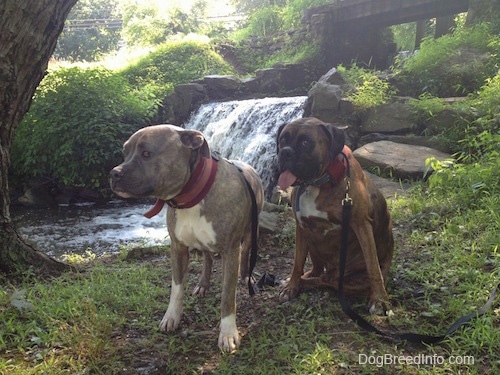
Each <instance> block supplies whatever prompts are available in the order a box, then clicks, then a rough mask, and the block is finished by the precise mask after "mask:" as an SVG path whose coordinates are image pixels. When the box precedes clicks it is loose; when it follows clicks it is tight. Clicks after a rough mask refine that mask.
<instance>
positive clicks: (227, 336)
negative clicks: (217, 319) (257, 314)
mask: <svg viewBox="0 0 500 375" xmlns="http://www.w3.org/2000/svg"><path fill="white" fill-rule="evenodd" d="M239 346H240V334H239V332H238V327H236V317H235V316H234V315H229V316H227V317H225V318H223V319H222V320H221V324H220V334H219V348H220V349H221V350H222V351H225V352H228V353H232V352H234V351H235V350H236V349H238V348H239Z"/></svg>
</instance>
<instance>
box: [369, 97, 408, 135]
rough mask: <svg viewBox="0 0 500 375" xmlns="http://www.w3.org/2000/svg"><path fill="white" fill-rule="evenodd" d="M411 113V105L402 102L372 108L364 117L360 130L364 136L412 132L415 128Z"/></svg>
mask: <svg viewBox="0 0 500 375" xmlns="http://www.w3.org/2000/svg"><path fill="white" fill-rule="evenodd" d="M411 111H412V107H411V105H410V104H408V103H400V102H394V103H389V104H382V105H379V106H376V107H374V108H370V109H368V110H367V111H366V112H365V114H364V115H363V118H362V121H361V125H360V128H359V130H360V132H361V133H363V134H367V133H374V132H376V133H403V132H410V131H411V129H412V128H414V127H415V124H414V123H413V120H412V118H411V113H412V112H411Z"/></svg>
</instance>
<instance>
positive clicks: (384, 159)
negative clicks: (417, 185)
mask: <svg viewBox="0 0 500 375" xmlns="http://www.w3.org/2000/svg"><path fill="white" fill-rule="evenodd" d="M353 154H354V156H355V157H356V159H357V160H358V161H359V163H360V164H361V166H362V167H363V168H377V169H380V170H381V171H385V172H388V173H390V174H391V175H392V176H393V177H396V178H400V179H403V180H406V179H409V180H418V179H422V178H424V177H426V173H427V172H428V171H427V167H426V165H425V160H426V159H427V158H431V157H435V158H436V159H438V160H445V159H448V158H450V157H451V155H450V154H448V153H445V152H441V151H439V150H435V149H433V148H429V147H424V146H415V145H407V144H402V143H396V142H391V141H379V142H373V143H368V144H366V145H364V146H362V147H360V148H358V149H356V150H354V152H353Z"/></svg>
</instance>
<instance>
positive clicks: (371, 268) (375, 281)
mask: <svg viewBox="0 0 500 375" xmlns="http://www.w3.org/2000/svg"><path fill="white" fill-rule="evenodd" d="M351 229H352V230H353V231H354V233H355V235H356V237H357V238H358V241H359V245H360V246H361V250H362V251H363V257H364V259H365V264H366V271H367V273H368V279H369V282H370V302H369V305H370V308H369V309H370V313H371V314H377V315H391V314H392V310H391V305H390V303H389V297H388V296H387V292H386V290H385V281H384V276H383V275H382V271H381V269H380V263H379V260H378V255H377V245H376V243H375V238H374V237H373V228H372V225H371V223H370V222H369V221H368V220H365V221H364V222H363V223H357V222H354V223H351Z"/></svg>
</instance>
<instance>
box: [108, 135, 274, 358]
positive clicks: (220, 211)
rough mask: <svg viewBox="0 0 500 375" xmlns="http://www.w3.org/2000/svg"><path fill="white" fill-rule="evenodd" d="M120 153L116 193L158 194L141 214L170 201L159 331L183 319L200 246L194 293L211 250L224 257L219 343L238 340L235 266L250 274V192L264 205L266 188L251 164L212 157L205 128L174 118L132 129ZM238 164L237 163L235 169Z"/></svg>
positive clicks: (200, 289)
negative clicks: (166, 281)
mask: <svg viewBox="0 0 500 375" xmlns="http://www.w3.org/2000/svg"><path fill="white" fill-rule="evenodd" d="M124 154H125V161H124V162H123V163H122V164H120V165H119V166H117V167H115V168H114V169H113V170H112V171H111V174H110V182H111V188H112V190H113V191H114V192H115V193H116V194H118V195H119V196H121V197H124V198H128V197H156V198H158V201H157V204H156V205H155V207H154V208H153V209H152V210H151V212H148V213H147V214H146V215H147V216H148V217H149V216H153V215H154V214H156V213H158V212H159V211H160V210H161V208H162V207H163V203H167V204H168V205H169V206H170V207H169V209H168V211H167V227H168V232H169V234H170V237H171V242H172V245H171V259H172V291H171V295H170V302H169V305H168V309H167V311H166V313H165V316H164V317H163V319H162V321H161V323H160V330H161V331H173V330H175V329H176V328H177V327H178V326H179V323H180V321H181V314H182V308H183V299H184V284H185V283H186V279H187V273H188V263H189V250H190V249H197V250H200V251H202V252H203V270H202V273H201V277H200V281H199V283H198V285H197V286H196V288H195V289H194V291H193V293H194V294H195V295H198V296H204V295H205V293H206V291H207V290H208V288H209V284H210V275H211V273H212V256H211V254H212V253H218V254H220V255H221V258H222V296H221V298H222V301H221V322H220V335H219V347H220V348H221V349H222V350H225V351H233V350H235V349H237V348H238V346H239V345H240V336H239V333H238V329H237V327H236V287H237V283H238V269H240V275H241V278H242V280H243V279H245V278H246V277H247V276H248V254H249V249H250V246H251V219H252V214H251V207H252V202H251V196H250V192H249V190H248V186H247V183H246V182H245V179H246V180H247V181H248V182H249V183H250V185H251V187H252V190H253V191H254V194H255V196H256V201H257V206H258V211H260V209H261V208H262V204H263V199H264V190H263V187H262V183H261V180H260V178H259V176H258V175H257V173H256V172H255V170H254V169H253V168H252V167H250V166H249V165H247V164H244V163H242V162H229V161H227V160H225V159H222V158H215V157H212V154H211V152H210V149H209V146H208V144H207V141H206V140H205V137H204V136H203V134H202V133H200V132H198V131H195V130H185V129H182V128H179V127H177V126H173V125H155V126H150V127H146V128H143V129H141V130H139V131H138V132H136V133H135V134H133V135H132V136H131V137H130V138H129V140H128V141H127V142H125V145H124ZM238 168H239V169H238Z"/></svg>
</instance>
